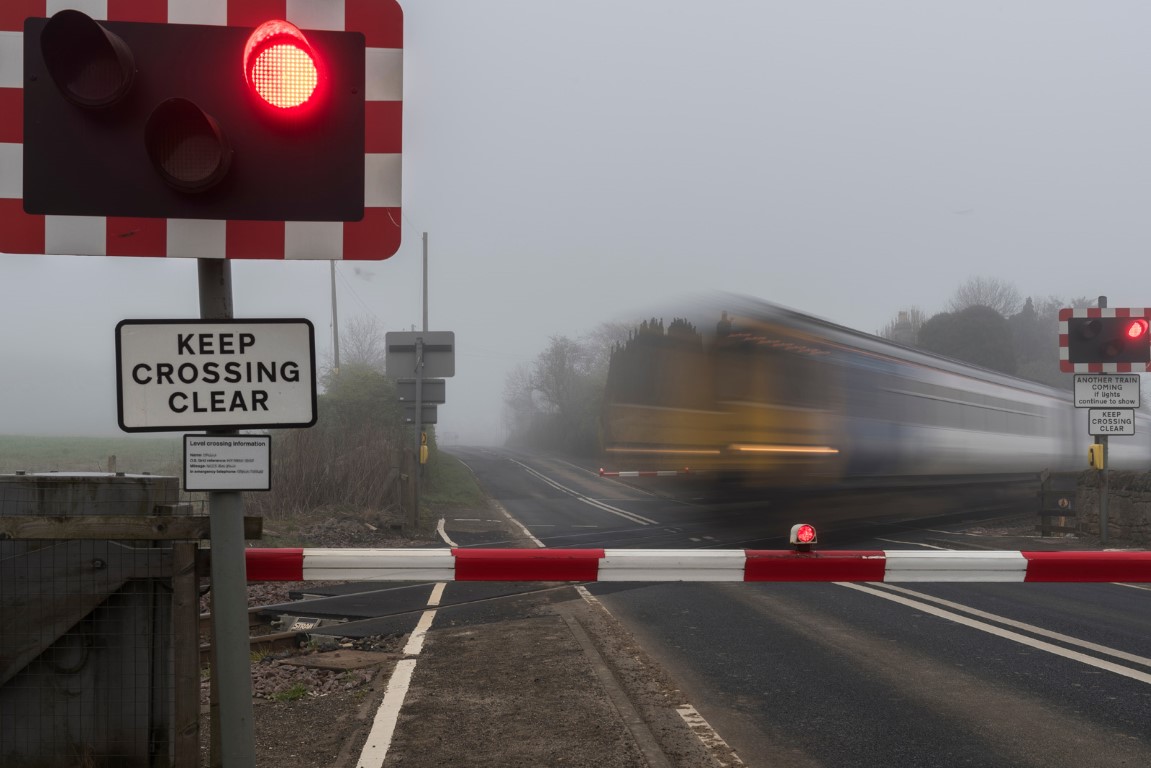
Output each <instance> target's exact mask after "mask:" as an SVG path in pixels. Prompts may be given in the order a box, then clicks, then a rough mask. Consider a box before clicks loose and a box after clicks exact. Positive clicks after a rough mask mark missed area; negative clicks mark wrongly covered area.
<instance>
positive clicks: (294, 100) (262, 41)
mask: <svg viewBox="0 0 1151 768" xmlns="http://www.w3.org/2000/svg"><path fill="white" fill-rule="evenodd" d="M244 79H245V80H246V81H247V83H248V87H249V88H251V89H252V91H253V92H254V93H255V94H256V95H257V96H259V97H260V99H261V100H263V101H264V102H265V103H267V104H268V105H270V106H272V107H275V108H276V109H278V110H284V111H285V112H291V111H293V110H299V109H301V108H303V107H305V106H307V105H308V104H309V103H310V102H311V101H312V100H313V98H314V97H315V95H316V91H317V89H318V88H319V85H320V65H319V60H318V58H317V56H316V52H315V50H313V48H312V46H311V45H310V44H309V43H308V39H307V38H306V37H304V33H303V32H301V31H300V30H299V28H297V27H296V26H295V25H294V24H292V23H290V22H287V21H282V20H275V21H266V22H264V23H263V24H261V25H260V26H258V27H256V29H255V30H254V31H253V32H252V34H251V35H250V36H249V37H248V43H247V45H245V46H244Z"/></svg>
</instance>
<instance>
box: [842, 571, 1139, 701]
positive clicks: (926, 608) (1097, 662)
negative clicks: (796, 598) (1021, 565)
mask: <svg viewBox="0 0 1151 768" xmlns="http://www.w3.org/2000/svg"><path fill="white" fill-rule="evenodd" d="M835 584H838V585H839V586H841V587H847V588H848V589H854V590H857V591H859V592H865V593H867V594H869V595H874V596H876V597H881V598H883V599H884V600H890V601H892V602H894V603H899V604H900V605H906V606H908V607H910V608H914V609H916V610H919V611H922V612H924V613H927V614H930V615H932V616H938V617H939V618H941V619H947V620H948V621H954V622H955V623H956V624H962V625H964V626H966V627H971V628H972V629H978V630H979V631H981V632H986V633H988V634H990V635H995V636H996V637H1001V638H1003V639H1005V640H1010V641H1012V642H1015V643H1019V644H1021V645H1026V646H1028V647H1031V648H1035V649H1036V650H1040V651H1046V652H1048V653H1052V654H1054V655H1056V656H1062V657H1063V658H1065V659H1070V660H1071V661H1078V662H1079V663H1081V664H1086V665H1087V666H1090V667H1095V668H1096V669H1102V670H1105V671H1107V672H1114V673H1115V674H1117V675H1122V676H1123V677H1128V678H1131V679H1132V680H1137V681H1139V682H1141V683H1147V684H1148V685H1151V674H1148V673H1146V672H1140V671H1139V670H1135V669H1131V668H1130V667H1124V666H1122V665H1120V664H1115V663H1113V662H1110V661H1104V660H1103V659H1097V658H1095V657H1094V656H1088V655H1087V654H1085V653H1079V652H1078V651H1072V650H1069V649H1067V648H1062V647H1060V646H1058V645H1052V644H1051V643H1046V642H1043V641H1042V640H1036V639H1035V638H1033V637H1028V636H1026V635H1021V634H1019V633H1018V632H1012V631H1010V630H1007V629H1003V628H1002V627H997V626H994V625H992V624H988V623H986V622H982V621H976V620H975V619H971V618H968V617H967V616H961V615H960V614H958V613H953V612H951V611H945V610H943V609H941V608H936V607H935V606H933V605H929V604H928V603H925V602H920V601H918V600H911V599H909V598H906V597H903V596H901V595H896V594H892V593H891V592H887V591H884V590H881V589H877V588H876V587H874V586H864V585H862V584H850V583H848V582H842V581H837V582H835ZM885 586H887V587H890V585H885ZM900 591H906V592H911V590H903V589H902V588H900ZM911 594H914V595H917V596H918V597H922V598H927V597H928V596H926V595H922V594H920V593H917V592H911ZM944 602H946V601H944ZM951 605H955V604H954V603H952V604H951ZM962 610H966V611H969V612H973V613H974V612H975V611H974V609H966V608H963V609H962ZM982 615H984V616H987V617H991V616H992V614H982ZM994 620H995V621H1001V622H1003V623H1005V624H1009V625H1011V626H1020V623H1019V622H1012V621H1011V620H1009V619H1004V618H1001V617H994ZM1022 626H1029V625H1022ZM1034 629H1035V630H1038V627H1036V628H1034ZM1029 631H1032V630H1029ZM1040 634H1045V635H1046V636H1049V637H1050V636H1052V635H1054V634H1055V633H1047V632H1046V631H1043V632H1040ZM1059 637H1060V638H1061V639H1062V638H1063V637H1065V636H1063V635H1059ZM1075 644H1076V645H1079V646H1080V647H1090V648H1092V649H1093V650H1095V649H1101V648H1103V646H1094V645H1093V644H1089V643H1083V642H1081V641H1076V643H1075ZM1104 652H1106V653H1107V654H1108V655H1111V656H1115V657H1117V658H1124V659H1127V658H1128V657H1130V658H1131V659H1132V660H1138V661H1137V663H1139V664H1147V665H1151V660H1149V659H1144V658H1143V657H1141V656H1134V655H1133V654H1125V653H1123V652H1122V651H1117V650H1114V649H1106V650H1105V651H1104Z"/></svg>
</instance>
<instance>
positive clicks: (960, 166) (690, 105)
mask: <svg viewBox="0 0 1151 768" xmlns="http://www.w3.org/2000/svg"><path fill="white" fill-rule="evenodd" d="M402 5H403V6H404V11H405V33H404V37H405V50H404V145H403V185H404V188H403V189H404V191H403V229H404V237H403V244H402V246H401V248H400V250H399V252H398V253H397V254H396V255H395V256H393V257H392V258H390V259H388V260H386V261H381V262H345V263H339V264H337V266H336V273H337V279H336V283H337V293H338V307H339V317H340V319H341V324H342V323H343V321H346V320H347V319H349V318H351V317H354V316H364V317H369V318H374V319H376V320H377V321H378V322H379V324H380V325H381V326H382V327H383V329H384V330H387V331H394V330H409V329H411V328H413V327H416V328H418V327H419V326H420V324H421V322H422V316H421V304H420V300H421V233H423V232H427V233H428V236H429V246H430V247H429V255H430V259H429V297H430V301H429V307H428V310H429V311H428V314H429V328H430V329H431V330H442V331H454V332H455V334H456V376H455V377H454V378H452V379H451V380H449V382H448V385H447V403H446V404H445V405H443V406H441V407H440V412H439V425H438V430H439V434H440V435H441V439H442V440H444V441H445V442H460V443H473V444H474V443H492V442H498V441H499V440H500V439H502V436H503V427H502V418H501V416H502V404H501V395H502V392H503V387H504V379H505V376H506V374H507V372H508V371H509V370H510V369H511V368H512V367H514V366H516V365H518V364H521V363H527V362H530V361H531V360H532V359H533V358H534V357H535V356H536V355H537V354H538V353H539V352H541V351H542V350H543V349H544V347H545V346H546V345H547V343H548V338H549V337H550V336H552V335H557V334H565V335H569V336H573V337H576V336H580V335H582V334H584V333H586V332H589V331H591V330H593V329H594V328H595V327H596V325H598V324H599V323H602V322H605V321H609V320H630V319H638V318H639V317H640V316H641V315H642V314H643V313H644V312H646V311H648V309H649V308H650V307H651V306H653V305H659V304H661V303H664V302H668V301H670V300H671V299H672V298H674V297H677V296H681V295H683V294H685V293H690V292H695V291H698V290H701V289H708V290H710V289H714V290H724V291H733V292H736V293H744V294H749V295H753V296H756V297H758V298H762V299H766V300H769V301H773V302H776V303H779V304H783V305H785V306H789V307H792V308H795V309H799V310H801V311H804V312H808V313H811V314H814V315H817V316H820V317H825V318H828V319H830V320H833V321H835V322H838V323H841V324H844V325H847V326H850V327H853V328H857V329H860V330H864V331H869V332H875V331H877V330H878V329H880V328H882V327H883V326H884V325H885V324H887V322H888V321H890V320H891V319H892V318H893V317H894V316H895V314H896V313H897V312H898V310H900V309H906V308H908V307H911V306H918V307H920V308H922V309H923V310H924V311H926V312H927V313H928V314H932V313H934V312H937V311H941V310H943V309H944V308H945V306H946V303H947V301H948V299H949V298H950V296H951V294H952V293H953V292H954V291H955V289H956V288H957V287H958V286H959V285H960V284H962V283H963V282H964V281H965V280H967V279H969V278H971V277H974V276H983V277H991V278H996V279H998V280H1002V281H1006V282H1009V283H1012V284H1014V285H1015V286H1016V287H1017V288H1018V289H1019V291H1020V292H1021V294H1022V295H1023V296H1036V297H1045V296H1052V295H1054V296H1062V297H1074V296H1096V295H1100V294H1104V295H1107V296H1108V297H1109V299H1110V305H1111V306H1134V307H1141V306H1144V305H1146V304H1148V302H1151V288H1145V287H1143V286H1141V285H1140V284H1139V280H1140V279H1141V278H1142V277H1143V276H1144V275H1145V274H1147V267H1146V261H1147V251H1148V247H1147V246H1148V239H1149V234H1151V232H1149V229H1151V226H1149V224H1148V222H1149V221H1151V219H1149V218H1148V216H1147V208H1148V198H1149V197H1151V185H1149V183H1148V179H1151V151H1149V150H1148V143H1149V139H1148V136H1151V107H1149V106H1148V104H1149V100H1148V98H1147V89H1148V83H1149V82H1151V49H1149V48H1148V46H1147V44H1146V30H1147V29H1149V28H1151V6H1149V5H1147V4H1146V3H1143V2H1136V1H1135V0H1130V1H1129V2H1122V1H1121V0H1112V1H1111V2H1107V3H1085V2H1082V0H1075V1H1074V2H1072V1H1064V0H1044V1H1043V2H1039V1H1038V0H1035V1H1034V2H1008V3H1003V2H990V0H965V1H964V2H953V3H947V4H941V3H924V2H921V0H888V1H886V2H885V1H883V0H873V1H871V2H857V1H855V0H840V1H838V2H835V1H826V2H818V3H811V2H790V3H782V2H758V1H757V2H753V1H752V0H747V1H741V0H712V1H711V2H684V1H683V0H628V1H627V2H619V0H615V1H614V2H606V1H604V0H584V2H579V3H570V2H569V3H561V2H545V1H541V0H518V1H516V2H513V1H511V0H483V2H477V1H476V0H435V1H434V2H424V3H414V2H405V3H402ZM17 63H18V62H12V61H10V60H9V59H0V66H3V67H10V66H13V65H14V64H17ZM233 280H234V303H235V314H236V316H237V317H241V318H244V317H246V318H260V317H303V318H308V319H310V320H311V321H312V322H313V323H314V324H315V327H316V335H317V346H318V357H319V358H320V360H321V361H323V360H324V359H326V358H328V357H329V356H330V353H331V346H332V345H331V297H330V285H329V266H328V264H327V262H272V261H267V262H251V261H243V262H236V263H235V264H234V265H233ZM197 297H198V293H197V279H196V264H195V263H194V262H192V261H187V260H178V259H168V260H165V259H147V258H135V259H127V258H114V257H96V256H32V255H8V254H0V328H2V329H3V330H2V331H0V333H2V334H3V335H2V337H0V338H2V341H0V433H2V434H80V435H104V434H107V435H115V434H119V430H118V428H117V424H116V385H115V373H114V363H115V345H114V329H115V326H116V323H117V322H119V321H120V320H123V319H127V318H174V319H180V318H185V319H193V318H196V317H198V312H199V309H198V298H197ZM1057 365H1058V362H1057V361H1056V360H1054V359H1053V360H1052V366H1057Z"/></svg>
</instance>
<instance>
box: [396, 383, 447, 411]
mask: <svg viewBox="0 0 1151 768" xmlns="http://www.w3.org/2000/svg"><path fill="white" fill-rule="evenodd" d="M396 391H397V392H398V393H399V395H400V402H401V403H414V402H416V380H415V379H400V380H399V381H397V382H396ZM447 391H448V388H447V381H446V380H444V379H424V385H423V387H422V388H421V389H420V403H421V404H423V405H431V404H443V403H445V402H447V401H446V399H445V398H446V397H447Z"/></svg>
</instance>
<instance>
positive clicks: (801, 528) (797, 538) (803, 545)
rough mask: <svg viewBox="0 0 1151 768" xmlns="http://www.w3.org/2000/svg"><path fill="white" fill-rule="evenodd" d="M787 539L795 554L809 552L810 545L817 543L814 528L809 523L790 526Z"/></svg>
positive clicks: (817, 539)
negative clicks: (789, 534) (789, 533)
mask: <svg viewBox="0 0 1151 768" xmlns="http://www.w3.org/2000/svg"><path fill="white" fill-rule="evenodd" d="M788 538H789V540H790V542H791V545H792V546H793V547H795V549H796V551H797V552H810V551H811V545H812V544H815V543H817V542H818V541H819V538H818V537H817V536H816V533H815V526H814V525H811V524H809V523H796V524H795V525H793V526H791V536H790V537H788Z"/></svg>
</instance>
